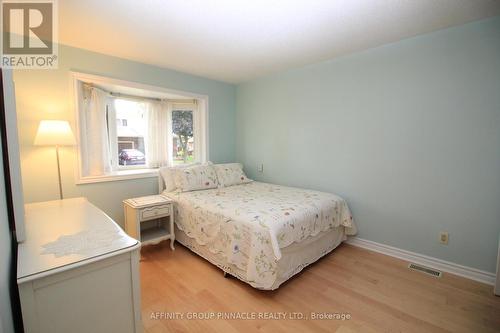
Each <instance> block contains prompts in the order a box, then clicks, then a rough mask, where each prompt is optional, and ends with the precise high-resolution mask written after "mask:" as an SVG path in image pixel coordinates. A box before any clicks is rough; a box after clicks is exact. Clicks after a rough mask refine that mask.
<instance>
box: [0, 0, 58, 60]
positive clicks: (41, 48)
mask: <svg viewBox="0 0 500 333" xmlns="http://www.w3.org/2000/svg"><path fill="white" fill-rule="evenodd" d="M56 5H57V3H56V0H44V1H37V0H17V1H13V0H12V1H5V0H4V1H2V42H1V45H2V59H1V66H2V67H3V68H15V69H51V68H57V38H56V37H57V15H56V13H57V8H56V7H57V6H56Z"/></svg>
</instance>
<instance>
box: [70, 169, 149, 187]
mask: <svg viewBox="0 0 500 333" xmlns="http://www.w3.org/2000/svg"><path fill="white" fill-rule="evenodd" d="M154 177H158V169H131V170H119V171H114V172H113V173H109V174H106V175H102V176H88V177H80V179H78V181H77V182H76V184H77V185H81V184H92V183H103V182H114V181H120V180H129V179H140V178H154Z"/></svg>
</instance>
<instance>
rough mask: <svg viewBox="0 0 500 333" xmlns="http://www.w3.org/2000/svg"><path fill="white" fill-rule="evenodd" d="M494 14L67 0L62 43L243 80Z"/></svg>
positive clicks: (445, 8) (418, 5)
mask: <svg viewBox="0 0 500 333" xmlns="http://www.w3.org/2000/svg"><path fill="white" fill-rule="evenodd" d="M495 15H500V1H496V0H274V1H271V0H248V1H242V0H218V1H207V0H142V1H141V0H61V1H59V17H60V20H59V22H60V23H59V24H60V25H59V40H60V42H61V43H63V44H67V45H70V46H75V47H79V48H84V49H89V50H92V51H96V52H100V53H104V54H109V55H113V56H117V57H122V58H126V59H131V60H135V61H139V62H142V63H147V64H153V65H157V66H160V67H166V68H171V69H175V70H178V71H182V72H186V73H191V74H195V75H199V76H204V77H208V78H212V79H217V80H221V81H226V82H231V83H238V82H242V81H247V80H250V79H252V78H255V77H259V76H263V75H266V74H269V73H272V72H276V71H280V70H284V69H288V68H292V67H297V66H302V65H306V64H310V63H315V62H319V61H322V60H326V59H331V58H334V57H337V56H340V55H345V54H349V53H353V52H356V51H360V50H364V49H368V48H371V47H375V46H379V45H382V44H386V43H390V42H395V41H398V40H401V39H404V38H408V37H411V36H415V35H419V34H423V33H427V32H431V31H435V30H438V29H442V28H446V27H449V26H453V25H459V24H463V23H466V22H469V21H473V20H478V19H481V18H485V17H488V16H495Z"/></svg>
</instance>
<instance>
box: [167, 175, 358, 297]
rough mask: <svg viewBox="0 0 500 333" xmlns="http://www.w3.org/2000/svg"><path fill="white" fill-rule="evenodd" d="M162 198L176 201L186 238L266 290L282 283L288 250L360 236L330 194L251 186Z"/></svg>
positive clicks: (179, 224)
mask: <svg viewBox="0 0 500 333" xmlns="http://www.w3.org/2000/svg"><path fill="white" fill-rule="evenodd" d="M163 194H164V195H166V196H168V197H170V198H171V199H173V200H174V202H175V210H176V213H175V222H176V225H177V227H178V228H179V229H180V230H181V231H182V232H183V233H184V234H185V235H186V236H187V237H189V238H190V239H192V240H193V241H194V242H196V244H198V245H201V246H204V248H205V249H207V251H209V252H210V253H212V254H214V255H216V256H218V257H220V258H224V261H225V262H226V263H227V264H228V265H232V266H234V267H236V268H237V269H238V270H240V271H242V272H245V274H244V275H245V276H244V278H245V281H246V282H248V283H250V284H251V285H252V286H255V287H258V288H261V289H272V287H273V286H274V285H275V283H276V281H277V280H278V268H279V261H280V260H281V258H282V256H283V249H284V248H287V247H288V246H290V245H292V244H294V243H301V242H303V241H305V240H309V239H312V238H314V237H315V236H317V235H319V234H321V233H323V232H326V231H329V230H332V229H338V228H340V229H342V230H343V234H347V235H350V234H355V233H356V226H355V224H354V222H353V220H352V215H351V212H350V210H349V208H348V206H347V204H346V202H345V201H344V200H343V199H342V198H340V197H338V196H336V195H334V194H330V193H324V192H318V191H311V190H305V189H299V188H293V187H286V186H279V185H274V184H267V183H260V182H251V183H248V184H241V185H235V186H229V187H224V188H219V189H210V190H202V191H192V192H170V193H163ZM310 246H315V244H314V242H313V243H311V244H310Z"/></svg>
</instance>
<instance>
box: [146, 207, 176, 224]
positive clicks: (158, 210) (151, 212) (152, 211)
mask: <svg viewBox="0 0 500 333" xmlns="http://www.w3.org/2000/svg"><path fill="white" fill-rule="evenodd" d="M171 209H172V208H171V205H161V206H155V207H149V208H144V209H141V211H140V212H139V218H140V219H141V221H146V220H151V219H155V218H157V217H162V216H168V215H170V211H171Z"/></svg>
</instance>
